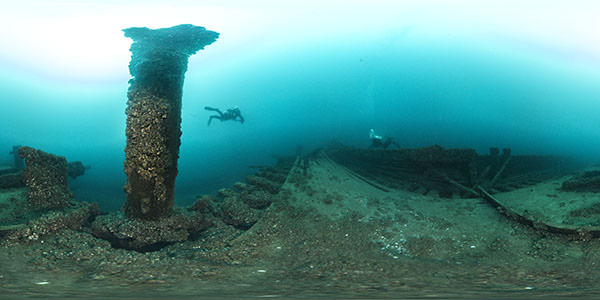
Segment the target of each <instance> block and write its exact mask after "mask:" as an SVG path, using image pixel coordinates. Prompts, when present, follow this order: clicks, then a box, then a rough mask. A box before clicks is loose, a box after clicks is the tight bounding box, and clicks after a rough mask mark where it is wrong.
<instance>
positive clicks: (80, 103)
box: [0, 0, 600, 210]
mask: <svg viewBox="0 0 600 300" xmlns="http://www.w3.org/2000/svg"><path fill="white" fill-rule="evenodd" d="M2 2H3V3H2V10H1V11H0V43H1V44H2V47H1V49H0V90H1V91H2V93H1V94H0V105H1V107H2V110H1V111H2V117H1V118H0V128H2V130H1V133H0V145H1V146H2V147H1V148H2V149H0V151H1V152H0V165H9V164H11V159H12V158H11V156H10V155H9V153H8V152H9V151H10V150H11V147H12V146H13V145H27V146H31V147H35V148H38V149H42V150H44V151H46V152H50V153H54V154H57V155H62V156H65V157H66V158H67V160H69V161H76V160H81V161H82V162H83V163H84V164H85V165H89V166H91V169H90V170H89V171H88V172H87V173H86V174H85V176H82V177H79V178H77V179H75V180H72V181H71V182H70V184H71V188H72V190H73V191H74V193H75V196H76V198H77V199H78V200H82V201H95V202H98V203H99V204H100V207H101V208H103V209H105V210H117V209H119V208H120V207H121V205H122V204H123V202H124V200H125V193H124V192H123V185H124V183H125V174H124V172H123V161H124V158H125V155H124V151H123V150H124V148H125V113H124V112H125V107H126V101H127V95H126V93H127V88H128V80H129V79H130V75H129V70H128V63H129V60H130V56H131V53H130V52H129V46H130V44H131V41H130V40H129V39H127V38H125V37H124V35H123V32H122V31H121V29H124V28H128V27H149V28H153V29H154V28H162V27H170V26H174V25H177V24H194V25H198V26H204V27H206V29H208V30H213V31H216V32H219V33H220V37H219V39H218V40H217V41H216V42H215V43H214V44H213V45H210V46H207V47H206V49H204V50H202V51H200V52H198V53H197V54H196V55H194V56H192V57H191V58H190V62H189V65H188V71H187V73H186V78H185V83H184V90H183V110H182V131H183V135H182V139H181V148H180V159H179V175H178V177H177V180H176V192H175V202H176V203H178V204H181V205H184V204H190V203H191V202H193V200H194V198H195V196H196V195H199V194H203V193H214V192H215V191H216V190H217V189H219V188H221V187H226V186H230V185H231V184H233V183H234V182H236V181H243V179H244V177H245V176H247V175H249V174H251V173H253V172H254V171H255V169H254V168H251V166H257V165H267V164H272V163H274V162H275V161H276V159H277V158H278V157H282V156H290V155H295V154H296V152H297V151H298V149H302V151H303V152H304V153H308V152H310V151H312V150H314V149H316V148H319V147H323V146H326V145H328V144H329V143H331V141H337V142H341V143H343V144H346V145H350V146H355V147H365V148H366V147H368V146H369V142H370V141H369V130H370V129H374V130H375V131H376V133H377V134H381V135H384V136H391V137H394V138H395V139H396V141H397V142H398V143H399V144H400V146H402V147H424V146H429V145H433V144H438V145H440V146H442V147H447V148H457V147H458V148H474V149H476V150H477V151H478V152H479V153H487V151H488V150H487V149H488V148H489V147H492V146H496V147H509V148H511V149H512V152H513V153H515V154H558V155H566V156H571V157H576V158H580V159H583V160H587V161H588V162H590V163H595V162H596V160H597V158H598V156H597V154H598V151H599V150H600V118H598V114H599V112H600V99H599V98H600V69H599V67H600V37H599V36H598V35H597V33H596V32H595V30H594V28H599V27H600V24H599V22H598V21H597V17H596V15H595V14H594V13H595V12H598V11H599V9H600V4H596V2H594V1H510V2H507V1H331V0H329V1H69V0H66V1H32V0H26V1H2ZM205 106H212V107H219V108H221V109H226V108H228V107H232V106H239V107H240V109H241V111H242V114H243V115H244V118H245V122H244V124H240V123H239V122H231V121H229V122H219V121H218V120H215V121H213V123H212V124H211V125H210V126H207V121H208V117H209V116H210V115H211V113H210V112H208V111H206V110H204V107H205Z"/></svg>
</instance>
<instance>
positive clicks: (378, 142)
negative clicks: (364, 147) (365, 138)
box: [369, 129, 400, 149]
mask: <svg viewBox="0 0 600 300" xmlns="http://www.w3.org/2000/svg"><path fill="white" fill-rule="evenodd" d="M369 138H370V139H371V146H369V149H374V148H383V149H387V148H388V147H389V146H390V145H392V144H393V145H394V146H396V147H398V148H400V145H399V144H398V143H396V141H394V139H392V138H391V137H387V138H386V139H385V141H384V140H383V137H382V136H380V135H376V134H375V130H373V129H371V130H370V131H369Z"/></svg>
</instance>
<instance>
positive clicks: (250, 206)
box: [188, 157, 295, 230]
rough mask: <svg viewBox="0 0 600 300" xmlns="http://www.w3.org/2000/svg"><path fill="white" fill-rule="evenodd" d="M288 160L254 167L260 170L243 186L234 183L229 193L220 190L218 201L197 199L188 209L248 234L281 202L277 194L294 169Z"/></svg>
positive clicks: (224, 189)
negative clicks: (270, 208)
mask: <svg viewBox="0 0 600 300" xmlns="http://www.w3.org/2000/svg"><path fill="white" fill-rule="evenodd" d="M294 159H295V158H291V157H287V158H280V159H279V160H278V161H277V163H276V164H275V166H258V167H257V166H254V167H255V168H259V169H260V170H259V171H258V172H257V173H256V174H255V175H250V176H248V177H246V182H245V183H244V182H236V183H235V184H234V185H233V187H234V188H233V189H229V188H223V189H220V190H219V191H218V197H216V196H213V195H201V196H198V197H197V198H196V202H195V203H194V204H193V205H192V206H191V207H189V208H188V210H190V211H198V212H202V213H205V214H211V215H212V216H214V217H216V218H218V219H220V220H221V221H223V222H224V223H225V224H227V225H231V226H233V227H235V228H237V229H241V230H248V229H249V228H250V227H252V226H253V225H254V224H255V223H256V222H258V221H259V220H260V219H261V217H262V215H263V213H264V211H265V210H266V209H267V208H268V207H269V206H271V204H272V203H273V202H276V201H279V200H280V199H281V198H280V196H279V192H280V191H281V187H282V186H283V184H284V183H285V181H286V179H287V176H288V174H289V172H290V170H291V169H292V166H293V165H294Z"/></svg>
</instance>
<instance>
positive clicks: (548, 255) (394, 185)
mask: <svg viewBox="0 0 600 300" xmlns="http://www.w3.org/2000/svg"><path fill="white" fill-rule="evenodd" d="M48 155H50V157H53V156H52V155H51V154H48ZM10 167H11V166H7V167H6V168H4V169H3V175H2V179H3V180H7V178H9V176H10V175H11V174H14V173H10V172H11V171H12V172H14V171H15V170H14V168H13V169H11V168H10ZM256 168H257V172H256V174H254V175H251V176H249V177H248V178H247V179H246V181H245V182H237V183H235V184H234V185H233V186H230V187H224V188H223V189H221V190H219V191H218V192H217V193H216V194H207V195H199V196H198V198H197V201H196V202H195V203H194V204H193V205H191V206H188V207H175V208H174V210H173V211H174V213H173V214H174V215H179V216H186V217H189V219H185V220H194V222H196V223H198V224H202V225H201V226H199V227H194V226H191V227H189V224H188V225H185V224H184V225H182V224H178V223H177V222H175V221H174V222H171V223H168V222H167V223H168V224H166V225H165V224H160V223H161V222H160V221H146V222H145V223H144V222H141V221H140V222H138V223H135V222H136V221H130V220H127V219H125V221H123V219H122V216H120V214H121V213H118V212H111V213H104V212H100V211H99V210H98V209H97V207H95V206H94V205H92V204H87V203H78V202H76V201H74V202H72V203H70V204H69V205H68V206H67V207H65V208H63V209H60V210H50V211H47V212H39V211H38V212H32V211H29V210H28V209H27V207H28V203H27V202H28V201H29V200H28V189H31V187H25V186H13V187H10V188H4V189H2V190H0V191H1V193H0V205H2V214H0V220H1V221H0V222H1V224H2V226H1V227H0V234H1V236H2V240H1V247H2V248H1V249H2V251H0V263H1V266H2V267H1V268H0V291H1V293H2V295H3V297H7V298H15V299H18V298H40V297H43V298H85V299H94V298H98V299H100V298H102V299H105V298H110V297H119V298H131V299H141V298H144V299H152V298H161V297H177V298H190V299H191V298H202V297H206V298H212V297H222V298H237V297H242V298H248V297H250V298H251V297H260V298H263V297H280V298H287V297H289V298H292V297H302V298H323V297H326V298H335V297H340V298H373V297H382V298H494V297H500V298H525V297H534V296H539V297H541V296H584V295H585V296H592V295H597V294H598V287H597V282H598V280H599V279H600V269H599V268H598V266H597V264H598V263H600V251H599V250H600V240H599V239H598V238H596V236H597V235H598V232H600V231H599V230H600V226H598V225H599V224H598V221H597V213H598V211H599V209H598V207H600V204H599V203H600V198H599V197H598V194H597V192H598V191H597V189H598V183H599V182H600V171H598V170H600V168H596V169H595V168H594V167H593V166H588V165H582V164H580V163H577V162H573V161H569V160H567V159H564V158H561V157H554V156H535V155H528V156H524V155H512V154H511V153H510V149H505V150H504V152H502V153H500V151H499V150H498V149H495V148H492V149H490V153H489V154H485V155H478V154H475V152H474V151H473V150H471V149H444V148H442V147H439V146H431V147H425V148H417V149H393V150H374V149H358V148H351V147H346V146H344V145H341V144H332V145H328V146H327V147H325V148H322V149H318V150H316V151H314V152H313V153H311V154H308V155H298V156H292V157H288V158H281V159H280V160H279V161H278V162H277V163H276V164H274V165H271V166H256ZM83 176H85V174H84V175H83ZM111 220H112V222H121V223H119V225H118V226H121V227H128V226H129V227H128V228H130V229H129V231H128V230H122V231H123V232H120V233H119V234H120V236H119V234H115V235H113V236H109V234H107V233H106V232H107V231H110V230H108V229H106V228H107V227H110V225H107V224H111V223H110V221H111ZM115 220H121V221H115ZM185 222H188V221H183V223H185ZM132 223H135V224H132ZM186 224H187V223H186ZM136 226H145V227H144V228H141V229H139V230H140V231H136V230H138V228H136ZM161 226H162V227H161ZM165 226H166V227H167V228H168V230H164V227H165ZM186 226H188V227H186ZM161 228H162V229H161ZM181 228H184V229H181ZM190 228H196V229H190ZM114 230H115V231H118V229H114ZM182 230H184V231H185V232H184V233H181V231H182ZM186 230H187V231H186ZM194 230H195V231H194ZM173 232H176V233H173ZM153 233H158V235H160V236H159V237H156V236H155V235H153ZM134 235H138V236H137V237H136V236H134ZM136 238H137V239H138V240H136ZM149 239H156V240H159V241H160V242H150V243H144V242H145V241H144V240H146V241H147V240H149ZM126 248H129V249H126Z"/></svg>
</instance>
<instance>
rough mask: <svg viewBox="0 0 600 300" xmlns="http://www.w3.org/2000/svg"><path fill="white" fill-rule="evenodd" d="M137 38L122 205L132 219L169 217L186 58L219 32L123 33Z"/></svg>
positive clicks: (177, 28) (184, 28)
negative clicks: (123, 203) (123, 202)
mask: <svg viewBox="0 0 600 300" xmlns="http://www.w3.org/2000/svg"><path fill="white" fill-rule="evenodd" d="M123 31H124V32H125V36H126V37H128V38H131V39H133V44H132V45H131V49H130V50H131V62H130V63H129V71H130V73H131V75H132V76H133V78H132V79H131V80H130V86H129V90H128V93H127V97H128V101H127V109H126V111H125V113H126V115H127V128H126V135H127V145H126V147H125V164H124V168H125V173H126V174H127V183H126V184H125V187H124V188H125V192H126V194H127V201H126V203H125V205H124V211H125V214H126V215H127V216H128V217H133V218H139V219H145V220H155V219H158V218H160V217H165V216H167V215H169V213H171V209H172V206H173V192H174V186H175V177H176V176H177V159H178V157H179V146H180V136H181V129H180V124H181V97H182V88H183V81H184V74H185V72H186V70H187V64H188V57H189V56H191V55H193V54H195V53H196V52H197V51H199V50H201V49H203V48H204V47H205V46H207V45H210V44H212V43H213V42H214V41H215V40H216V39H217V38H218V36H219V34H218V33H216V32H213V31H209V30H206V29H205V28H203V27H198V26H193V25H178V26H174V27H170V28H162V29H156V30H151V29H148V28H145V27H133V28H128V29H124V30H123Z"/></svg>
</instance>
